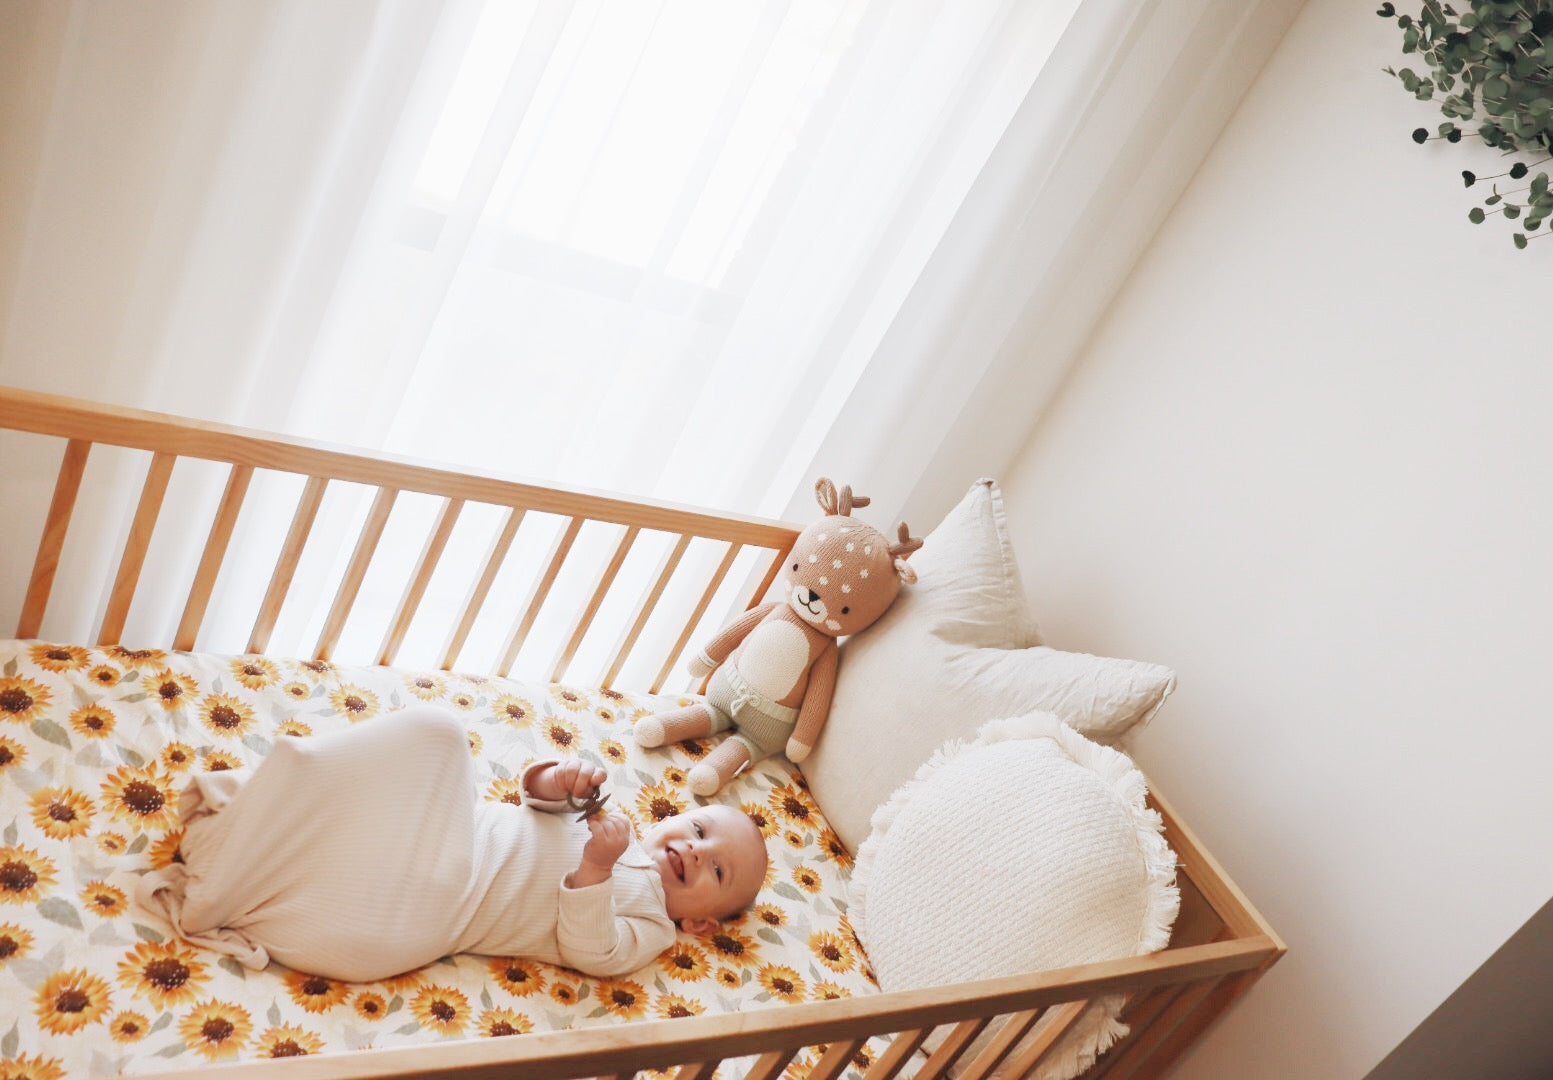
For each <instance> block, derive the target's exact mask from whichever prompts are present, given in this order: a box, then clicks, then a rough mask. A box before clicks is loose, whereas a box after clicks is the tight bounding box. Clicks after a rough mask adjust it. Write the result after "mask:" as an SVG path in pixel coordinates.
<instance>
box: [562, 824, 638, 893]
mask: <svg viewBox="0 0 1553 1080" xmlns="http://www.w3.org/2000/svg"><path fill="white" fill-rule="evenodd" d="M630 843H631V824H630V822H628V821H626V819H625V816H624V815H623V814H599V815H597V816H595V817H591V818H589V819H588V842H587V844H586V845H585V846H584V847H583V849H582V862H581V863H580V864H579V865H578V867H577V872H576V873H575V874H574V875H573V881H574V883H575V884H576V885H577V886H578V887H579V888H580V887H582V886H583V885H592V884H596V883H597V882H600V881H603V880H604V879H605V878H607V877H609V875H610V872H611V871H612V870H613V869H614V866H615V863H616V862H617V861H618V860H619V859H620V856H622V855H624V854H625V850H626V847H627V846H629V845H630Z"/></svg>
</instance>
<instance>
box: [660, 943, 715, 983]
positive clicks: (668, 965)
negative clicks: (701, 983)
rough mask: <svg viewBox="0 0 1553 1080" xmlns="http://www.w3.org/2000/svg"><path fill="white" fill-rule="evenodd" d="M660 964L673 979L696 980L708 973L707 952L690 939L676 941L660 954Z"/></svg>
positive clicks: (681, 980)
mask: <svg viewBox="0 0 1553 1080" xmlns="http://www.w3.org/2000/svg"><path fill="white" fill-rule="evenodd" d="M658 966H659V967H661V968H662V969H663V971H664V974H666V975H668V977H669V978H671V979H678V980H679V981H680V982H695V981H696V980H697V979H699V978H701V977H702V976H703V975H705V974H706V973H707V968H708V965H707V960H706V953H705V952H703V951H702V950H701V948H700V947H699V946H696V945H692V944H691V943H690V942H688V941H676V942H675V943H674V944H673V945H670V946H669V947H668V948H667V949H665V950H664V951H663V952H661V953H659V954H658Z"/></svg>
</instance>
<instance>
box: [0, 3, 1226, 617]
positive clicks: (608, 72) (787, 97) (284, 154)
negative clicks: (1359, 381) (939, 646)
mask: <svg viewBox="0 0 1553 1080" xmlns="http://www.w3.org/2000/svg"><path fill="white" fill-rule="evenodd" d="M1253 6H1254V5H1253ZM1075 10H1077V11H1079V17H1078V18H1075V16H1074V12H1075ZM1242 10H1245V9H1244V6H1241V7H1237V6H1236V5H1233V4H1225V3H1218V2H1214V0H1169V2H1165V3H1160V4H1149V5H1138V4H1136V3H1133V2H1131V0H1084V3H1083V4H1082V5H1080V2H1079V0H1039V2H1032V0H953V2H949V0H743V2H736V0H488V2H481V0H445V2H440V3H433V2H429V0H427V2H418V3H397V2H392V0H331V2H330V3H327V4H317V3H314V2H312V0H252V2H245V3H209V2H207V0H147V2H144V3H136V4H121V3H115V2H111V0H15V2H13V3H10V4H6V5H4V6H3V7H0V316H3V318H4V324H3V327H0V381H4V382H6V383H11V384H17V385H23V386H28V387H33V388H40V389H54V390H62V391H64V392H71V393H78V394H82V395H83V396H88V397H94V398H98V399H101V400H108V401H115V402H121V403H125V404H131V405H138V406H145V407H153V408H162V409H167V410H170V411H176V412H185V413H190V414H194V415H198V416H203V417H207V418H212V419H220V420H228V421H233V422H238V423H249V424H256V425H260V426H266V427H272V428H276V429H279V430H284V431H288V432H291V433H294V434H299V435H304V436H309V437H316V438H323V439H328V440H331V441H338V442H346V443H354V444H359V445H364V446H369V447H384V448H387V449H391V450H394V451H397V452H401V453H408V454H413V455H417V456H422V457H428V458H436V459H442V460H449V461H453V462H457V463H463V464H468V465H475V466H479V467H482V468H486V469H491V470H495V471H500V472H509V473H514V474H520V475H526V476H533V477H537V478H540V479H549V480H558V481H561V482H564V483H568V484H573V485H578V486H587V487H601V488H610V489H617V490H621V491H625V492H628V493H633V494H638V495H644V496H652V497H658V498H665V499H671V500H677V501H685V502H693V503H698V504H706V505H712V506H720V507H726V508H731V509H737V510H741V511H745V512H752V513H767V514H786V513H798V514H805V513H807V512H808V510H809V509H812V507H810V505H809V497H808V495H807V490H808V487H809V484H810V483H811V482H812V477H813V474H814V473H815V472H816V471H826V470H829V471H835V469H838V468H839V469H842V470H844V471H843V472H841V473H837V475H838V477H839V478H840V479H842V480H845V481H849V482H851V483H853V484H854V485H856V486H857V487H858V488H859V489H860V490H865V491H867V490H870V488H876V489H877V488H880V487H883V488H884V490H886V491H888V492H889V493H890V496H891V498H889V499H886V500H882V501H881V505H880V508H879V509H880V513H881V514H882V515H883V516H885V517H888V516H889V514H890V513H891V512H892V510H893V509H895V508H898V507H899V505H900V503H901V500H902V498H903V497H904V495H905V493H906V492H907V491H909V490H910V487H911V484H912V482H913V480H914V479H915V477H916V476H917V475H918V474H919V473H920V472H921V471H922V470H923V469H924V468H925V467H926V464H927V458H928V457H929V456H930V455H931V453H932V451H933V448H935V447H937V446H939V445H940V444H941V443H942V441H943V439H944V438H945V434H946V432H948V431H949V430H950V429H951V427H952V426H953V425H954V424H956V423H963V415H962V414H963V406H964V403H965V400H966V394H967V390H966V388H967V387H978V386H979V387H982V389H983V390H985V384H986V383H987V373H988V372H989V371H994V370H995V368H994V365H993V363H992V361H993V360H994V359H996V358H998V357H1006V355H1007V353H1008V352H1009V346H1008V342H1007V338H1008V334H1009V332H1010V330H1011V328H1012V327H1014V326H1015V325H1016V323H1017V322H1018V318H1019V316H1020V314H1021V312H1023V311H1026V310H1027V309H1028V303H1027V301H1028V296H1029V293H1030V291H1031V289H1033V288H1035V287H1036V286H1037V285H1039V284H1041V282H1040V280H1039V278H1040V275H1039V274H1037V273H1034V272H1032V271H1031V270H1030V268H1029V267H1028V266H1020V265H1018V264H1017V263H1016V264H1014V269H1015V270H1017V271H1019V272H1018V273H1016V274H1014V275H1013V276H1012V277H1003V276H998V275H1000V274H1001V272H1002V271H1003V270H1005V269H1007V268H1008V267H1009V265H1010V263H1009V260H1008V258H1007V251H1008V242H1009V238H1010V237H1015V236H1017V237H1019V238H1020V239H1019V242H1020V243H1021V244H1031V243H1033V244H1036V245H1039V244H1041V243H1042V242H1043V239H1044V238H1043V236H1042V235H1040V234H1035V235H1032V234H1031V233H1030V232H1029V229H1028V228H1027V223H1028V222H1029V221H1030V220H1031V218H1032V212H1031V211H1032V199H1033V198H1036V197H1039V196H1041V195H1042V193H1043V192H1046V194H1045V197H1046V198H1047V202H1046V203H1045V204H1043V205H1044V208H1045V210H1046V212H1048V214H1049V212H1050V211H1051V209H1052V208H1053V207H1054V205H1055V204H1054V203H1053V202H1052V196H1051V195H1050V192H1048V191H1046V189H1045V188H1043V186H1042V178H1043V177H1046V176H1049V175H1050V174H1051V173H1052V171H1053V169H1054V168H1055V167H1056V165H1058V164H1060V163H1061V162H1062V161H1063V160H1064V154H1065V153H1066V152H1067V148H1068V147H1069V145H1070V143H1071V142H1072V141H1073V136H1074V132H1075V131H1076V130H1077V129H1079V128H1080V127H1081V126H1082V124H1083V122H1084V121H1086V120H1087V119H1088V118H1089V117H1090V116H1091V114H1092V113H1093V111H1094V107H1095V102H1096V101H1097V100H1099V99H1100V98H1102V97H1103V95H1105V94H1106V93H1107V92H1108V90H1107V85H1106V82H1105V80H1106V79H1107V78H1109V77H1111V76H1114V75H1115V74H1116V71H1115V68H1116V65H1117V62H1118V57H1121V56H1124V55H1126V56H1133V55H1134V54H1135V53H1136V52H1137V51H1138V50H1139V49H1140V48H1141V49H1142V50H1143V51H1144V52H1145V53H1147V55H1146V56H1144V59H1145V60H1146V61H1148V62H1149V63H1152V64H1153V65H1154V66H1152V67H1147V70H1148V71H1156V70H1157V71H1169V70H1172V65H1173V63H1174V61H1175V58H1176V56H1177V54H1178V53H1179V52H1180V51H1181V50H1182V48H1183V46H1182V43H1181V40H1180V39H1179V38H1178V37H1173V36H1171V35H1169V34H1165V35H1163V36H1158V35H1155V34H1153V32H1152V31H1153V28H1154V27H1155V26H1156V24H1159V23H1168V25H1176V24H1183V25H1186V26H1188V27H1193V28H1195V30H1194V33H1197V34H1198V35H1199V36H1202V35H1207V36H1209V37H1212V36H1213V35H1214V34H1216V33H1217V31H1218V28H1219V27H1221V26H1233V25H1235V23H1236V21H1237V19H1239V18H1240V16H1239V15H1238V14H1237V12H1239V11H1242ZM1145 28H1147V29H1149V30H1150V32H1149V33H1144V32H1143V31H1144V29H1145ZM1156 36H1158V39H1159V42H1160V43H1159V44H1157V45H1152V44H1151V42H1153V41H1154V40H1155V37H1156ZM1150 50H1152V51H1150ZM1048 60H1050V61H1051V62H1050V63H1048ZM1161 65H1163V66H1161ZM1150 77H1153V76H1150ZM1155 81H1156V84H1158V83H1161V82H1162V81H1163V77H1162V76H1160V77H1158V78H1156V80H1155ZM1195 85H1196V84H1193V86H1194V87H1195ZM1132 90H1138V91H1139V92H1141V93H1143V94H1145V95H1147V94H1148V93H1149V91H1150V86H1149V85H1148V84H1147V79H1145V84H1144V85H1142V86H1140V87H1131V88H1129V92H1131V91H1132ZM1188 96H1189V95H1188ZM1177 100H1181V101H1184V100H1187V98H1186V97H1179V98H1178V99H1177ZM1118 134H1119V136H1120V144H1119V146H1118V147H1116V148H1115V149H1114V155H1115V158H1116V159H1123V158H1122V155H1123V154H1124V153H1125V151H1126V150H1127V148H1128V147H1129V146H1130V145H1134V144H1136V142H1137V139H1138V137H1139V136H1138V134H1137V133H1136V132H1131V133H1129V132H1127V131H1125V130H1122V131H1120V132H1118ZM1129 139H1131V140H1132V142H1129V141H1128V140H1129ZM1110 160H1112V159H1111V158H1110V157H1108V154H1107V152H1105V151H1101V152H1098V153H1097V152H1094V151H1093V149H1091V152H1090V154H1089V155H1088V157H1086V158H1085V162H1086V165H1089V166H1092V167H1093V168H1095V169H1097V170H1100V172H1101V173H1102V174H1103V173H1104V172H1105V170H1106V169H1107V167H1108V163H1109V161H1110ZM1191 164H1192V163H1191V162H1187V163H1184V164H1183V165H1182V167H1181V169H1179V170H1178V172H1181V173H1182V176H1183V178H1184V175H1188V174H1189V171H1190V165H1191ZM1022 228H1023V229H1024V231H1023V232H1021V229H1022ZM1060 239H1062V240H1063V242H1065V243H1070V244H1071V243H1072V242H1074V239H1075V238H1074V237H1073V236H1071V235H1068V234H1064V235H1063V236H1062V237H1060ZM1080 239H1081V238H1080ZM1144 239H1146V237H1143V238H1140V240H1139V242H1138V246H1141V242H1142V240H1144ZM1134 250H1135V248H1134ZM1124 258H1126V256H1125V253H1123V254H1121V255H1116V256H1113V261H1114V260H1115V259H1124ZM989 296H990V297H991V300H990V301H989V299H988V297H989ZM967 320H974V325H968V324H967ZM967 331H974V332H971V333H967ZM1051 367H1052V368H1053V370H1060V369H1061V367H1062V362H1061V359H1060V358H1058V359H1054V360H1053V361H1051ZM940 401H942V403H943V405H944V406H945V407H943V408H938V407H937V406H938V404H939V402H940ZM1016 423H1017V421H1016ZM902 447H905V448H906V449H905V452H903V453H901V452H899V451H900V448H902ZM832 463H834V464H832ZM8 471H10V472H11V473H12V475H11V476H9V477H8V478H7V479H6V480H5V482H6V483H7V484H11V485H21V486H27V487H36V488H38V489H39V490H40V491H41V490H42V489H43V488H45V487H46V486H47V479H46V478H45V477H43V473H44V472H45V471H46V470H45V469H44V468H43V467H42V466H41V465H40V466H38V468H37V469H36V470H34V469H33V467H32V464H31V462H27V463H26V464H25V466H24V467H20V468H18V469H15V470H8ZM34 472H36V474H37V475H34ZM91 483H92V478H91V477H90V476H89V477H88V484H89V489H88V493H89V494H91V488H90V485H91ZM97 483H98V488H99V490H98V492H97V494H98V495H99V497H100V498H99V501H100V502H101V503H102V504H103V506H104V507H107V508H110V509H104V510H103V513H105V514H106V515H107V516H109V517H112V516H113V514H114V513H117V514H118V515H119V517H120V518H122V516H123V515H124V514H126V513H127V507H128V504H129V494H130V493H129V492H128V491H127V490H124V491H122V493H120V492H121V489H127V488H128V487H129V486H131V485H128V484H127V483H126V482H125V475H124V474H122V473H121V474H120V475H119V476H117V478H115V477H111V476H105V477H103V478H102V479H100V480H99V481H98V482H97ZM206 486H207V487H208V486H209V485H208V484H207V485H206ZM115 493H120V494H118V503H117V509H116V510H114V509H111V507H113V506H114V501H113V500H114V497H115ZM190 497H191V498H193V497H203V498H205V499H206V500H207V501H209V500H211V499H213V498H214V495H213V494H210V493H208V492H207V493H206V494H204V495H203V496H195V495H191V496H190ZM285 512H287V511H278V512H277V513H276V515H275V516H276V517H277V518H279V517H283V516H284V513H285ZM341 513H342V522H341V524H340V527H342V528H343V527H344V518H347V517H348V516H349V515H348V514H347V513H345V512H344V511H342V512H341ZM115 525H116V523H111V522H110V523H109V525H108V526H106V527H105V531H113V529H114V527H115ZM8 539H9V538H8ZM18 539H19V541H20V543H19V544H17V545H12V544H8V545H7V546H8V548H11V547H20V548H23V549H25V548H26V547H27V545H28V544H29V543H30V538H18ZM155 554H156V553H155V552H153V561H152V563H151V564H150V565H149V566H148V570H147V573H148V574H154V573H156V572H158V568H157V561H156V559H155V557H154V556H155ZM107 557H108V556H107V555H106V554H101V555H99V556H98V558H99V559H105V558H107ZM17 561H22V560H18V559H15V558H14V557H10V556H8V558H7V560H6V563H7V566H6V573H7V575H11V574H12V573H13V571H12V568H11V565H10V564H11V563H13V562H17ZM162 561H163V564H164V572H166V573H168V574H173V575H176V574H177V573H180V572H181V570H180V567H181V566H183V565H186V563H187V558H184V557H180V555H179V554H178V553H176V552H170V553H169V554H167V555H166V556H165V558H164V559H163V560H162ZM304 569H305V568H304ZM316 574H317V580H318V582H323V581H325V580H326V579H327V577H328V571H327V568H322V567H321V568H319V569H318V570H317V571H316ZM24 576H25V572H24V571H23V572H22V577H23V579H24ZM223 587H224V588H225V587H241V583H224V584H223ZM319 588H320V590H321V591H323V590H322V586H319ZM66 591H67V592H68V589H67V590H66ZM61 602H62V603H63V605H64V609H69V607H70V606H71V601H70V599H69V598H68V597H61ZM94 603H96V604H98V605H100V603H101V598H97V597H85V598H76V600H75V606H76V607H77V608H81V609H83V610H85V609H89V608H91V606H92V605H93V604H94ZM138 604H139V601H137V605H138ZM164 606H165V608H166V610H165V611H158V610H156V605H155V604H154V603H153V604H151V605H150V607H149V608H147V610H146V612H145V613H144V617H145V618H147V619H150V620H152V621H158V620H161V621H165V620H167V619H171V618H173V617H174V615H175V612H174V610H173V609H174V607H175V605H174V604H173V603H172V602H171V601H169V602H168V603H167V604H166V605H164ZM3 614H4V613H3V612H0V615H3ZM64 617H65V616H64V615H63V614H62V615H61V616H60V618H64ZM298 618H299V619H301V618H302V617H301V616H300V615H299V616H298ZM132 625H133V619H132ZM45 629H46V632H50V631H49V628H48V627H46V628H45ZM59 632H60V633H66V631H65V630H63V629H61V630H60V631H59ZM302 632H303V631H302V627H301V625H300V624H299V627H298V629H297V633H298V634H299V635H300V634H302ZM85 633H86V631H85V630H84V629H81V630H79V631H77V633H76V636H83V635H84V634H85Z"/></svg>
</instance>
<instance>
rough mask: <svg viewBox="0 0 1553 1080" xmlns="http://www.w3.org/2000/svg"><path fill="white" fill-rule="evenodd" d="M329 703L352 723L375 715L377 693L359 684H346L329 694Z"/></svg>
mask: <svg viewBox="0 0 1553 1080" xmlns="http://www.w3.org/2000/svg"><path fill="white" fill-rule="evenodd" d="M329 703H330V704H331V705H333V706H334V711H335V712H337V713H343V714H344V715H345V717H346V718H347V719H349V720H350V721H351V722H352V723H358V722H360V721H362V720H370V719H372V717H374V716H376V715H377V711H378V701H377V695H376V694H374V693H373V692H372V691H371V690H366V689H363V688H362V687H360V686H351V685H349V684H346V685H344V686H342V687H340V688H339V689H338V690H333V691H331V692H330V694H329Z"/></svg>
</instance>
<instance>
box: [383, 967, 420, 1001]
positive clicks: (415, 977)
mask: <svg viewBox="0 0 1553 1080" xmlns="http://www.w3.org/2000/svg"><path fill="white" fill-rule="evenodd" d="M425 977H426V969H425V968H416V969H415V970H414V971H406V972H404V973H403V974H402V975H394V976H392V977H390V978H387V979H379V980H378V985H379V986H381V987H382V988H383V993H385V994H387V995H388V996H389V997H393V996H394V995H395V994H407V993H409V992H410V991H411V990H417V989H419V988H420V985H421V982H422V981H423V980H424V979H425Z"/></svg>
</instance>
